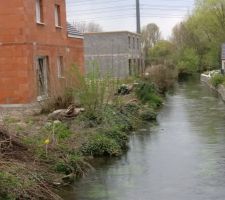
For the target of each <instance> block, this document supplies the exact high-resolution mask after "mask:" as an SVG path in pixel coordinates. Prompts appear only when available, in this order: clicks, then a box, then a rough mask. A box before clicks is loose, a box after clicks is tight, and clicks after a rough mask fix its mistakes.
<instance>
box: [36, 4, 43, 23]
mask: <svg viewBox="0 0 225 200" xmlns="http://www.w3.org/2000/svg"><path fill="white" fill-rule="evenodd" d="M36 22H37V23H44V16H43V0H36Z"/></svg>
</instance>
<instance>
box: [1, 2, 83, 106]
mask: <svg viewBox="0 0 225 200" xmlns="http://www.w3.org/2000/svg"><path fill="white" fill-rule="evenodd" d="M55 4H58V5H60V8H61V22H62V23H61V26H62V27H61V28H56V27H55V16H54V6H55ZM43 8H44V9H43V11H44V24H37V23H36V15H35V0H9V1H1V2H0V104H25V103H32V102H35V101H36V99H37V95H38V94H37V78H36V75H37V74H36V63H35V61H36V58H37V56H48V58H49V77H50V83H49V89H50V90H54V91H56V90H57V88H58V87H60V85H61V84H65V82H66V80H61V79H59V78H58V77H57V67H56V66H57V64H56V59H57V57H58V56H63V58H64V59H63V60H64V66H65V67H69V66H71V65H72V64H77V65H78V66H79V67H80V68H81V69H82V71H83V69H84V67H83V66H84V58H83V39H78V38H77V39H76V38H68V37H67V28H66V9H65V0H43Z"/></svg>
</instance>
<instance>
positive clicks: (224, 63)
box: [221, 43, 225, 73]
mask: <svg viewBox="0 0 225 200" xmlns="http://www.w3.org/2000/svg"><path fill="white" fill-rule="evenodd" d="M221 60H222V72H223V73H224V71H225V43H224V44H223V45H222V53H221Z"/></svg>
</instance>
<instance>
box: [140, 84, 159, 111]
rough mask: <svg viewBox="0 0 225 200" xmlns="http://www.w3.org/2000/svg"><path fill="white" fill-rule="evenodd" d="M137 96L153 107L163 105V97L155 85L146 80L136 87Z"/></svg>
mask: <svg viewBox="0 0 225 200" xmlns="http://www.w3.org/2000/svg"><path fill="white" fill-rule="evenodd" d="M136 95H137V97H138V98H139V99H140V100H141V101H142V103H147V104H148V105H149V106H150V107H152V108H154V109H155V108H157V107H159V106H160V105H162V102H163V101H162V98H161V97H160V96H159V94H158V92H157V89H156V87H155V85H154V84H153V83H151V82H148V81H145V82H142V83H140V84H139V86H138V87H137V89H136Z"/></svg>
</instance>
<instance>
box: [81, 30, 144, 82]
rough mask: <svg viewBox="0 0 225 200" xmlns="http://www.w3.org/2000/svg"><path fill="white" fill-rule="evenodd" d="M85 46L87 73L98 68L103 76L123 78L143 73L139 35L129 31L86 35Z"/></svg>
mask: <svg viewBox="0 0 225 200" xmlns="http://www.w3.org/2000/svg"><path fill="white" fill-rule="evenodd" d="M84 46H85V69H86V72H87V73H88V72H90V71H93V68H96V67H97V68H99V71H100V74H101V75H102V76H105V75H110V76H113V77H119V78H123V77H128V76H130V75H137V74H140V73H142V71H143V61H142V56H141V37H140V35H139V34H136V33H132V32H128V31H120V32H100V33H86V34H85V36H84Z"/></svg>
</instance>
